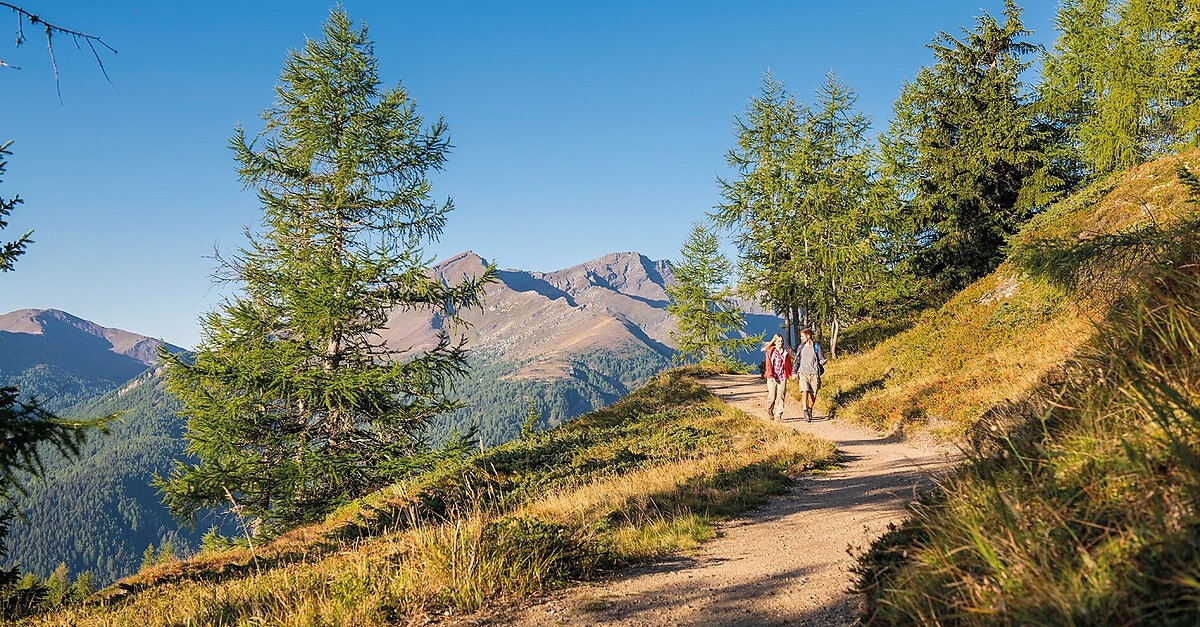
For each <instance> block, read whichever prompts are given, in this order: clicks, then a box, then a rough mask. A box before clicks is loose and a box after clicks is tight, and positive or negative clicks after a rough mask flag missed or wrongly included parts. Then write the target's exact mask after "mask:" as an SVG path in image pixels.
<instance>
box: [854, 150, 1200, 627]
mask: <svg viewBox="0 0 1200 627" xmlns="http://www.w3.org/2000/svg"><path fill="white" fill-rule="evenodd" d="M1183 159H1184V160H1189V159H1190V160H1194V159H1195V155H1188V156H1185V157H1184V158H1183ZM1178 161H1179V160H1178V159H1171V160H1165V161H1163V162H1159V163H1156V164H1150V165H1148V166H1143V167H1141V168H1138V169H1136V170H1134V171H1133V172H1131V173H1129V174H1127V175H1126V176H1125V177H1122V178H1121V181H1120V184H1119V185H1117V186H1116V187H1115V188H1114V189H1113V190H1112V191H1111V192H1110V193H1109V194H1108V196H1106V197H1105V199H1104V201H1103V202H1108V203H1110V204H1109V205H1107V206H1105V207H1100V208H1099V209H1096V208H1087V207H1077V208H1074V213H1073V214H1071V216H1069V217H1073V218H1078V220H1080V221H1082V222H1084V223H1086V224H1087V225H1091V226H1092V227H1095V228H1105V229H1110V231H1109V232H1108V233H1107V234H1105V233H1095V232H1093V233H1085V234H1083V235H1080V234H1079V233H1071V232H1070V230H1069V229H1064V228H1062V227H1060V226H1058V225H1056V224H1054V223H1052V221H1049V220H1045V221H1044V222H1045V223H1044V224H1037V225H1036V227H1037V228H1039V229H1041V233H1040V234H1039V236H1038V237H1036V238H1032V237H1031V238H1030V239H1029V240H1028V243H1029V245H1031V246H1039V247H1045V248H1044V249H1043V250H1036V249H1034V250H1026V251H1022V255H1023V261H1024V262H1030V261H1032V262H1034V263H1031V264H1030V265H1029V266H1028V267H1029V268H1030V272H1031V273H1033V274H1042V275H1044V276H1048V278H1049V279H1050V280H1052V281H1054V282H1057V283H1060V284H1063V285H1064V286H1066V287H1067V288H1068V289H1069V287H1070V283H1069V281H1066V280H1064V278H1068V277H1069V278H1072V279H1076V278H1078V277H1084V278H1086V279H1087V281H1083V282H1079V283H1076V284H1075V286H1074V290H1075V291H1073V292H1072V294H1073V295H1074V297H1075V299H1076V300H1077V301H1078V302H1080V303H1086V304H1088V306H1099V305H1103V306H1104V309H1103V311H1104V317H1103V319H1102V320H1101V321H1099V322H1098V324H1097V325H1096V326H1094V327H1092V329H1091V332H1090V333H1089V334H1088V335H1089V338H1088V341H1087V342H1086V343H1085V344H1083V345H1082V346H1080V348H1079V350H1078V351H1077V353H1076V354H1074V355H1073V356H1072V357H1071V359H1070V360H1069V361H1068V362H1067V363H1065V364H1063V365H1061V366H1060V367H1057V368H1055V369H1052V370H1051V372H1050V373H1049V374H1048V375H1047V376H1045V377H1043V378H1042V380H1041V381H1039V382H1038V383H1037V384H1036V385H1035V386H1033V388H1032V389H1031V390H1030V391H1029V393H1028V394H1027V395H1026V396H1025V397H1023V398H1018V399H1014V402H1012V403H1009V404H1007V405H1004V406H1001V407H999V408H997V409H996V410H995V411H993V412H991V413H990V414H989V415H988V416H987V417H986V419H985V420H984V421H983V422H982V423H981V427H982V428H981V429H979V430H978V431H977V432H976V433H975V434H974V436H975V437H974V440H973V442H974V444H975V445H976V448H975V449H973V454H972V455H971V463H969V464H968V465H966V466H965V467H964V468H963V470H962V471H961V472H960V473H958V474H957V475H956V476H953V477H951V478H949V479H947V480H946V481H945V483H943V484H942V486H941V488H940V489H939V490H937V491H936V492H934V493H932V494H930V495H928V496H927V497H925V498H924V499H923V500H922V501H921V502H919V503H918V504H917V505H915V506H914V508H913V517H912V519H911V520H910V521H909V522H907V523H905V524H904V525H902V526H901V527H899V528H898V529H896V530H895V531H893V532H891V533H889V534H887V535H885V536H884V538H883V539H882V540H881V541H879V542H877V543H876V544H875V545H874V546H873V547H872V548H871V550H870V552H869V553H868V554H867V555H866V556H864V558H863V559H862V560H861V562H860V567H859V574H860V577H861V579H860V582H859V588H860V589H861V590H862V591H863V592H864V593H865V594H866V597H867V600H868V604H867V610H868V612H867V617H866V623H867V624H880V625H895V624H957V625H995V624H1007V625H1135V624H1136V625H1142V624H1145V625H1196V624H1200V594H1198V592H1200V586H1198V585H1197V582H1200V239H1198V238H1197V235H1198V234H1200V220H1198V219H1197V218H1198V216H1197V214H1196V213H1195V212H1194V205H1192V204H1191V203H1187V202H1186V201H1185V200H1184V194H1183V192H1182V191H1181V189H1180V187H1181V186H1179V185H1178V184H1177V182H1175V172H1174V170H1175V164H1176V163H1178ZM1114 198H1115V199H1117V200H1118V201H1119V203H1118V204H1112V203H1111V201H1112V200H1113V199H1114ZM1170 203H1174V204H1173V205H1172V204H1170ZM1126 209H1129V211H1135V210H1136V212H1140V213H1141V215H1143V216H1145V215H1148V214H1153V215H1154V219H1153V221H1152V223H1151V224H1150V225H1149V227H1146V226H1145V225H1142V226H1137V225H1136V221H1134V220H1131V219H1130V216H1129V215H1128V213H1121V212H1122V211H1125V210H1126ZM1105 211H1109V212H1117V215H1115V216H1109V215H1107V214H1105V213H1104V212H1105ZM1122 229H1125V230H1122ZM1132 229H1137V230H1132ZM1042 235H1050V237H1042ZM1072 257H1074V261H1072V262H1071V264H1064V263H1042V262H1041V260H1045V259H1058V260H1071V259H1072ZM1114 271H1115V272H1117V273H1118V275H1117V276H1110V275H1111V274H1112V273H1113V272H1114ZM1055 274H1057V276H1054V275H1055ZM1097 285H1103V286H1105V290H1103V291H1102V292H1101V293H1097V292H1096V286H1097ZM1113 286H1116V291H1113V290H1114V288H1113Z"/></svg>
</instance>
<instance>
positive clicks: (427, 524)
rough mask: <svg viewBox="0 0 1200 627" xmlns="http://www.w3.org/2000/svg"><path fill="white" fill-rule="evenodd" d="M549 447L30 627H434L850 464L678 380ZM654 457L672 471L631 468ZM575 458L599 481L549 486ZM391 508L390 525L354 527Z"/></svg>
mask: <svg viewBox="0 0 1200 627" xmlns="http://www.w3.org/2000/svg"><path fill="white" fill-rule="evenodd" d="M596 433H599V434H600V435H599V436H596ZM621 434H624V435H621ZM537 437H538V438H540V439H538V440H537V441H533V442H531V441H518V442H514V443H511V444H510V445H507V448H506V447H499V448H498V449H495V451H494V452H492V453H491V455H490V457H488V461H487V462H486V463H485V464H480V465H481V466H483V467H485V468H490V469H489V470H487V471H486V472H485V473H484V474H479V473H478V466H479V465H477V466H472V465H471V464H467V466H468V467H470V468H475V470H474V471H471V472H465V471H463V472H451V471H447V472H445V473H442V474H440V475H437V474H436V473H435V475H436V476H434V477H432V478H429V477H427V478H425V479H424V480H423V481H415V482H413V483H412V484H411V485H403V484H400V485H396V486H392V487H390V488H387V489H385V490H381V491H380V492H378V493H376V494H374V495H372V496H371V497H369V498H367V499H363V500H362V501H361V502H358V503H356V504H353V505H351V506H348V507H345V508H343V509H342V510H339V511H338V512H335V513H334V514H333V515H331V516H330V518H329V519H328V520H327V521H326V523H324V524H322V525H315V526H310V527H306V528H303V529H297V530H295V531H293V532H291V533H289V534H287V535H285V536H283V537H280V538H278V539H276V540H274V541H272V542H270V543H267V544H265V545H263V546H256V549H255V551H254V553H253V555H252V554H251V552H250V551H249V549H233V550H229V551H222V552H219V553H215V554H210V555H203V556H199V557H196V558H194V559H190V560H185V561H180V562H175V563H171V564H164V565H161V566H158V567H155V568H153V569H150V570H147V571H146V572H143V573H139V574H138V575H137V576H134V577H131V578H129V579H126V580H124V581H122V582H119V583H118V584H117V586H114V587H112V588H110V589H108V590H106V591H103V592H102V593H101V594H100V595H98V596H97V597H95V598H94V599H93V601H92V603H91V604H90V605H88V606H85V607H83V608H76V609H73V610H69V611H63V612H60V613H56V614H53V615H46V616H42V617H36V618H34V619H32V620H30V621H27V624H31V625H212V624H231V625H280V626H292V625H297V626H298V625H394V624H409V623H422V622H424V621H426V620H427V619H429V618H430V617H431V616H434V615H439V616H440V615H448V614H463V613H469V612H472V611H474V610H477V609H479V608H482V607H485V606H488V605H492V604H496V603H503V602H505V600H507V599H520V598H523V597H527V596H529V595H531V594H536V593H538V592H540V591H543V590H546V589H547V588H551V587H556V586H561V585H564V583H566V582H568V581H571V580H574V579H578V578H586V577H588V576H590V575H592V574H594V573H598V572H603V571H605V570H607V569H611V568H613V567H616V566H619V565H621V564H625V563H631V562H636V561H639V560H644V559H647V558H652V557H655V556H661V555H665V554H668V553H671V552H674V551H678V550H684V549H688V548H691V547H694V546H695V545H696V544H697V543H698V542H701V541H703V540H706V539H709V538H711V537H713V536H714V535H715V534H714V529H713V523H714V521H715V520H717V519H720V518H722V517H726V516H729V515H732V514H734V513H737V512H740V511H743V510H744V509H746V508H747V507H750V506H752V505H754V504H756V503H758V502H760V501H761V499H763V498H764V496H765V495H766V494H770V493H774V492H778V491H780V490H782V489H783V488H784V487H785V485H786V484H787V482H788V479H787V475H788V474H789V473H795V472H799V471H801V470H803V469H805V468H811V467H814V466H817V465H827V464H830V463H832V462H833V459H834V450H833V448H832V446H831V445H829V444H827V443H821V442H818V441H817V440H815V439H814V438H811V437H808V436H805V435H802V434H799V433H797V432H795V431H794V430H791V429H787V428H784V427H782V426H779V425H775V424H771V423H769V422H766V421H762V420H758V419H755V418H753V417H751V416H748V415H746V414H745V413H743V412H741V411H740V410H737V409H734V408H732V407H730V406H728V405H726V404H724V403H722V402H721V401H719V400H718V399H716V398H715V397H713V396H711V395H710V394H708V393H707V392H706V391H704V390H703V388H702V387H701V386H699V385H698V384H697V383H696V382H695V381H694V380H693V379H690V378H689V377H688V376H686V375H683V374H680V371H674V372H672V373H668V374H666V375H660V377H658V378H656V379H655V381H654V382H652V383H651V384H649V385H648V386H647V388H646V389H644V390H642V391H639V392H638V393H635V394H634V395H632V396H631V397H629V398H628V399H626V400H624V401H622V402H621V403H618V404H617V405H615V406H614V407H612V408H608V409H605V410H602V411H600V412H597V413H595V414H592V415H589V416H585V417H582V418H581V419H580V420H578V421H576V422H574V423H568V424H567V425H564V426H563V427H562V428H560V429H558V430H554V431H552V432H548V433H546V434H540V435H539V436H537ZM589 438H590V439H589ZM577 443H579V444H577ZM656 451H657V452H656ZM551 452H553V453H555V454H557V455H558V456H557V457H555V456H552V455H550V453H551ZM655 455H659V456H660V457H662V459H663V460H664V461H661V462H653V463H643V464H640V465H639V464H636V463H630V462H629V460H630V459H634V460H636V459H640V458H646V459H650V460H653V459H657V458H656V457H654V456H655ZM514 456H516V458H517V461H518V462H520V463H513V457H514ZM568 458H569V462H568V461H564V460H568ZM505 463H507V464H508V465H507V466H505V465H504V464H505ZM565 463H573V464H578V466H579V467H580V468H588V469H590V470H589V471H588V473H587V474H585V473H582V472H581V473H580V474H579V476H577V477H559V478H558V479H556V480H554V481H543V480H541V479H536V477H540V476H542V475H539V474H538V473H539V472H540V473H543V474H544V475H545V476H555V475H554V474H553V473H554V472H556V471H557V469H555V468H551V467H549V466H548V465H553V464H565ZM538 464H541V465H540V466H539V465H538ZM543 466H546V467H543ZM513 468H517V469H520V471H519V472H518V471H516V470H511V469H513ZM506 469H507V470H506ZM522 473H526V474H524V475H522ZM531 477H534V478H531ZM454 481H457V482H458V483H456V484H454V485H450V482H454ZM514 482H515V483H514ZM431 486H432V487H431ZM513 486H517V487H518V488H520V489H519V490H516V491H514V490H513V489H512V488H513ZM531 486H532V487H531ZM537 486H545V488H544V489H542V488H538V487H537ZM522 490H523V491H524V492H523V491H522ZM437 494H454V495H456V497H457V496H462V498H455V499H449V500H445V503H447V504H448V505H447V509H446V511H445V512H444V513H443V514H441V515H436V516H433V515H429V514H428V513H424V512H422V511H419V508H418V503H419V502H420V501H421V498H422V495H424V497H425V498H428V497H429V496H430V495H437ZM514 494H516V495H526V496H525V497H520V498H519V497H517V496H514ZM389 508H390V510H391V511H392V512H393V514H392V515H389V516H386V517H384V518H385V519H387V520H390V521H392V523H391V524H392V525H393V526H392V527H391V528H387V529H378V528H375V529H367V532H366V533H360V534H357V535H353V534H349V535H348V534H346V533H345V532H346V530H348V529H351V530H354V529H357V530H362V529H363V528H364V526H368V527H369V525H371V524H373V521H377V520H379V518H378V517H377V516H376V515H375V514H376V513H378V512H380V511H383V510H388V509H389Z"/></svg>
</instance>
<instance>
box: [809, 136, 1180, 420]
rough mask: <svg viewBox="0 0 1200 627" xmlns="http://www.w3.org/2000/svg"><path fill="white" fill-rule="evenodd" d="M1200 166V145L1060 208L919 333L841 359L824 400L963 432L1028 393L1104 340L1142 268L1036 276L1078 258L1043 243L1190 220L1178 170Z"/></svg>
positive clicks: (839, 407)
mask: <svg viewBox="0 0 1200 627" xmlns="http://www.w3.org/2000/svg"><path fill="white" fill-rule="evenodd" d="M1198 164H1200V153H1188V154H1186V155H1183V156H1179V157H1172V158H1168V159H1163V160H1160V161H1156V162H1153V163H1148V164H1146V165H1143V166H1139V167H1137V168H1134V169H1133V170H1130V171H1129V172H1126V173H1123V174H1119V175H1115V176H1113V177H1110V178H1108V179H1106V180H1103V181H1100V182H1097V183H1095V184H1093V185H1091V186H1089V187H1088V188H1086V189H1084V190H1083V191H1081V192H1080V193H1077V194H1075V195H1073V196H1071V197H1070V198H1068V199H1066V200H1064V201H1062V202H1060V203H1058V204H1056V205H1054V206H1052V207H1051V208H1050V209H1048V210H1046V211H1045V212H1043V213H1042V214H1040V215H1039V216H1037V217H1036V218H1034V219H1033V220H1032V221H1031V222H1030V223H1029V224H1028V225H1027V226H1026V227H1025V228H1024V229H1023V230H1022V231H1021V233H1020V234H1019V235H1018V236H1017V237H1016V238H1014V239H1013V240H1012V241H1011V242H1010V259H1009V261H1007V262H1005V263H1004V264H1002V265H1001V266H1000V267H999V268H998V269H997V270H996V271H995V272H993V273H992V274H990V275H989V276H987V277H984V278H983V279H980V280H979V281H977V282H976V283H975V284H973V285H971V286H970V287H969V288H967V289H966V290H964V291H962V292H961V293H959V294H958V295H957V296H955V297H954V298H953V299H951V300H950V301H949V302H948V303H946V304H945V305H944V306H942V307H940V308H938V309H935V310H932V311H928V312H925V313H924V314H923V315H922V316H921V317H920V318H919V320H918V321H917V322H916V324H914V325H913V326H912V328H910V329H908V330H907V331H904V332H902V333H899V334H897V335H895V336H893V337H892V338H890V339H888V340H887V341H884V342H882V343H880V344H879V345H878V346H876V347H874V348H873V349H871V350H868V351H864V352H862V353H859V354H855V355H851V356H849V357H847V358H844V359H840V360H836V361H834V362H831V365H830V368H829V373H828V377H827V379H826V390H828V391H829V394H828V395H827V396H825V399H824V400H825V401H826V402H828V403H829V406H830V407H831V409H832V410H834V411H835V413H836V414H837V415H838V416H839V417H841V418H846V419H849V420H853V421H856V422H860V423H863V424H866V425H869V426H873V427H877V428H881V429H889V430H894V429H901V430H908V431H912V430H914V429H917V430H928V431H931V432H933V433H935V434H938V435H944V436H950V437H956V436H962V435H966V434H967V433H968V432H969V431H970V430H971V429H972V427H973V426H974V425H975V424H976V422H977V421H978V420H979V419H980V418H981V417H982V416H984V415H985V414H987V413H988V412H989V411H991V410H994V409H996V408H999V407H1002V406H1004V405H1005V404H1007V403H1008V402H1010V401H1019V400H1022V399H1024V398H1025V397H1027V396H1028V395H1029V394H1030V393H1031V392H1032V391H1033V390H1034V389H1035V387H1036V386H1037V385H1038V384H1039V382H1041V381H1043V380H1044V379H1046V378H1047V377H1053V376H1055V374H1054V373H1055V371H1056V369H1057V368H1058V367H1059V366H1060V365H1061V364H1062V363H1063V362H1065V361H1066V360H1067V359H1068V358H1070V357H1071V356H1072V355H1074V354H1075V353H1076V352H1077V351H1078V350H1079V349H1080V348H1081V347H1082V346H1084V345H1085V344H1086V343H1088V342H1089V341H1090V340H1091V339H1092V337H1093V335H1094V333H1095V329H1096V327H1095V323H1096V322H1098V321H1099V320H1101V319H1102V318H1103V317H1104V316H1105V315H1106V313H1107V311H1108V307H1109V305H1110V304H1111V302H1113V300H1114V299H1115V298H1116V297H1117V296H1118V295H1119V294H1121V293H1123V292H1125V291H1127V290H1128V289H1129V287H1130V285H1129V284H1128V283H1127V282H1126V281H1125V279H1127V278H1129V277H1130V276H1132V275H1131V274H1129V272H1128V271H1129V268H1124V267H1115V268H1097V269H1094V270H1092V271H1090V272H1087V273H1084V274H1081V275H1080V276H1078V277H1069V278H1067V279H1066V280H1064V279H1063V278H1060V277H1058V275H1056V274H1055V273H1052V272H1031V271H1030V269H1029V268H1037V266H1038V264H1043V265H1044V264H1050V265H1055V264H1066V263H1069V261H1070V260H1069V259H1067V258H1062V259H1057V258H1054V257H1050V256H1046V255H1039V254H1038V253H1037V246H1038V245H1039V243H1040V242H1044V241H1046V240H1047V239H1048V238H1051V239H1052V238H1068V239H1075V240H1077V241H1080V242H1085V241H1087V240H1088V239H1089V238H1095V237H1096V236H1098V235H1102V234H1118V233H1126V232H1129V231H1130V230H1131V229H1136V228H1138V227H1142V226H1145V225H1152V224H1159V225H1168V224H1171V223H1174V222H1178V221H1179V220H1181V219H1183V218H1184V217H1185V216H1189V215H1192V214H1193V212H1194V211H1195V205H1194V204H1192V203H1190V202H1189V200H1188V191H1187V189H1186V187H1185V186H1184V185H1183V184H1182V183H1180V181H1179V180H1178V177H1177V169H1178V167H1179V166H1180V165H1186V166H1187V167H1189V168H1193V169H1194V168H1196V167H1197V165H1198Z"/></svg>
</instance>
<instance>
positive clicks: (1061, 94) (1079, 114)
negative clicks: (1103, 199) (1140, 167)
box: [1039, 0, 1200, 176]
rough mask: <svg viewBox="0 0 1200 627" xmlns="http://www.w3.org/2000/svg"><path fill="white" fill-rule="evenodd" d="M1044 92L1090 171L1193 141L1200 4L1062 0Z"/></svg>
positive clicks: (1197, 137) (1199, 119)
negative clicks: (1056, 34) (1056, 35)
mask: <svg viewBox="0 0 1200 627" xmlns="http://www.w3.org/2000/svg"><path fill="white" fill-rule="evenodd" d="M1056 21H1057V24H1058V27H1059V32H1058V37H1057V38H1056V39H1055V42H1054V46H1053V50H1052V51H1051V52H1049V53H1048V54H1046V55H1045V58H1044V62H1043V71H1042V81H1041V84H1040V85H1039V92H1040V96H1041V98H1042V99H1043V100H1044V101H1045V102H1046V103H1047V109H1048V111H1049V112H1050V113H1051V114H1052V115H1054V116H1056V117H1057V118H1060V119H1062V120H1063V121H1064V122H1065V123H1066V125H1067V129H1068V133H1069V140H1070V143H1071V146H1072V147H1073V148H1074V149H1075V150H1077V151H1078V157H1079V159H1080V160H1081V161H1082V163H1083V164H1084V165H1085V166H1086V168H1087V170H1088V173H1089V174H1092V175H1098V176H1102V175H1105V174H1110V173H1112V172H1117V171H1121V170H1125V169H1128V168H1130V167H1133V166H1135V165H1137V164H1139V163H1143V162H1145V161H1147V160H1149V159H1154V158H1157V157H1160V156H1163V155H1165V154H1170V153H1172V152H1174V151H1176V150H1178V149H1180V148H1184V147H1193V146H1196V145H1197V143H1200V7H1197V5H1196V4H1195V3H1189V2H1178V1H1177V0H1065V1H1064V2H1062V3H1061V4H1060V5H1059V8H1058V15H1057V20H1056Z"/></svg>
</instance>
